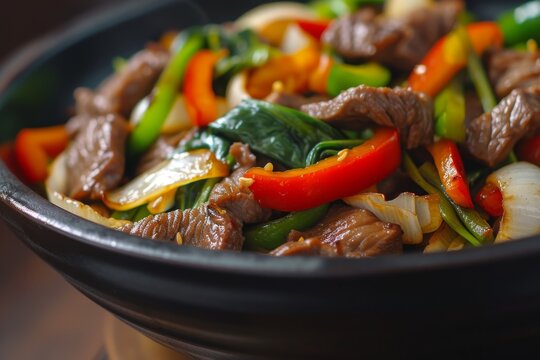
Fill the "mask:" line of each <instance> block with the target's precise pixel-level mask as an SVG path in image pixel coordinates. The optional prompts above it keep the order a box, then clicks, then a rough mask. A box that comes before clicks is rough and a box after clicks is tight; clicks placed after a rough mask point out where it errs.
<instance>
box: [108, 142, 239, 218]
mask: <svg viewBox="0 0 540 360" xmlns="http://www.w3.org/2000/svg"><path fill="white" fill-rule="evenodd" d="M228 174H229V166H228V165H227V164H224V163H222V162H221V161H219V160H218V159H216V157H215V155H214V153H212V152H211V151H210V150H207V149H200V150H194V151H189V152H185V153H180V154H174V155H173V156H172V157H171V158H170V159H168V160H165V161H163V162H162V163H160V164H158V165H156V166H155V167H154V168H152V169H150V170H148V171H147V172H145V173H143V174H141V175H139V176H137V177H136V178H135V179H133V180H131V181H130V182H129V183H127V184H125V185H124V186H122V187H120V188H118V189H115V190H112V191H109V192H107V193H105V196H104V197H103V202H104V203H105V205H107V207H109V208H111V209H113V210H121V211H124V210H130V209H133V208H135V207H138V206H140V205H143V204H146V203H148V202H149V201H150V200H152V199H156V198H157V197H158V196H160V195H163V194H165V193H168V192H170V191H171V190H174V189H176V188H178V187H180V186H183V185H186V184H190V183H192V182H195V181H198V180H203V179H210V178H215V177H225V176H227V175H228Z"/></svg>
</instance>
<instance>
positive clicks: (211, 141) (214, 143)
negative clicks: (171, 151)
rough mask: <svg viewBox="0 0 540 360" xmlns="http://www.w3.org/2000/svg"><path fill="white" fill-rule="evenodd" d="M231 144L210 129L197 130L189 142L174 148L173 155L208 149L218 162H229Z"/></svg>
mask: <svg viewBox="0 0 540 360" xmlns="http://www.w3.org/2000/svg"><path fill="white" fill-rule="evenodd" d="M230 147H231V142H230V141H229V140H227V139H225V138H222V137H219V136H217V135H215V134H214V132H213V131H212V130H211V129H208V128H205V129H202V128H201V129H198V130H197V132H196V133H195V135H193V137H192V138H191V140H189V141H187V142H186V143H184V144H183V145H181V146H179V147H178V148H176V150H175V153H183V152H186V151H190V150H196V149H209V150H210V151H212V152H213V153H214V154H215V155H216V158H218V160H221V161H224V162H229V159H228V155H229V148H230Z"/></svg>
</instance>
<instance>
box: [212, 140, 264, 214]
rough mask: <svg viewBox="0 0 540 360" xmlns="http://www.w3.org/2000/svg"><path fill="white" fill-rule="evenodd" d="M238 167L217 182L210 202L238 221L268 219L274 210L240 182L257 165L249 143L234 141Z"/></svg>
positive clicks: (234, 154) (232, 153)
mask: <svg viewBox="0 0 540 360" xmlns="http://www.w3.org/2000/svg"><path fill="white" fill-rule="evenodd" d="M230 153H231V155H233V157H234V158H235V159H236V161H237V164H238V168H237V169H236V170H234V171H233V172H232V174H231V175H230V176H228V177H226V178H225V179H223V180H222V181H221V182H219V183H218V184H216V186H214V188H213V189H212V192H211V194H210V200H209V202H210V203H214V204H216V205H218V206H219V207H220V208H222V209H225V210H226V211H228V212H230V213H231V214H232V215H233V217H234V218H236V219H238V221H240V222H242V223H246V224H253V223H259V222H263V221H266V220H268V219H269V218H270V215H271V214H272V212H271V211H270V209H265V208H263V207H261V206H260V205H259V203H258V202H257V201H256V200H255V199H254V197H253V194H252V193H251V191H250V190H249V189H248V188H247V187H246V186H245V185H242V184H241V183H240V178H241V177H242V176H244V174H245V173H246V171H247V170H248V169H249V168H251V167H253V166H254V165H255V160H256V159H255V156H254V155H253V154H252V153H251V151H250V150H249V146H248V145H244V144H241V143H234V144H233V145H232V146H231V149H230Z"/></svg>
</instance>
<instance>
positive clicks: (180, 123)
mask: <svg viewBox="0 0 540 360" xmlns="http://www.w3.org/2000/svg"><path fill="white" fill-rule="evenodd" d="M192 127H193V124H192V123H191V120H190V119H189V114H188V112H187V108H186V100H185V98H184V96H183V95H181V94H180V95H178V96H176V99H175V100H174V104H173V106H172V108H171V111H169V114H168V115H167V118H166V119H165V122H164V123H163V126H162V127H161V133H162V134H176V133H178V132H180V131H184V130H189V129H191V128H192Z"/></svg>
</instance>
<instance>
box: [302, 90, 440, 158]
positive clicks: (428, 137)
mask: <svg viewBox="0 0 540 360" xmlns="http://www.w3.org/2000/svg"><path fill="white" fill-rule="evenodd" d="M302 111H304V112H305V113H307V114H309V115H311V116H313V117H316V118H319V119H321V120H324V121H327V122H348V123H351V122H352V123H355V124H356V125H364V126H365V125H367V124H369V123H371V122H373V123H375V124H378V125H382V126H391V127H395V128H397V129H398V131H399V133H400V137H401V140H402V142H403V144H404V145H405V146H406V147H407V148H408V149H412V148H415V147H418V146H420V145H426V144H430V143H431V142H433V105H432V102H431V99H430V98H429V97H428V96H427V95H425V94H423V93H416V92H414V91H412V90H409V89H400V88H395V89H390V88H373V87H369V86H364V85H361V86H358V87H356V88H351V89H348V90H346V91H344V92H342V93H341V94H340V95H338V96H337V97H336V98H334V99H332V100H329V101H323V102H319V103H314V104H308V105H304V106H302Z"/></svg>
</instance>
